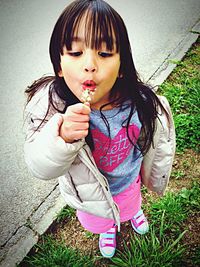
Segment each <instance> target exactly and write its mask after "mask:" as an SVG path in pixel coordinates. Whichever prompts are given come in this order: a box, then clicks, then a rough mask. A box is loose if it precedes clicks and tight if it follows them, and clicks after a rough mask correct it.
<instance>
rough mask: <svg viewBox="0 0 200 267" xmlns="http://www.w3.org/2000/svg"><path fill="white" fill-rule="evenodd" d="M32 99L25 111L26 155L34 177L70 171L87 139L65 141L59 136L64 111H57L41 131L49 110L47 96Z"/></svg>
mask: <svg viewBox="0 0 200 267" xmlns="http://www.w3.org/2000/svg"><path fill="white" fill-rule="evenodd" d="M36 99H37V97H35V99H33V100H32V102H30V103H29V104H28V106H27V108H26V110H25V115H26V129H25V130H26V132H25V134H26V141H25V145H24V157H25V162H26V164H27V166H28V169H29V171H30V172H31V174H32V175H33V176H34V177H37V178H40V179H44V180H48V179H52V178H57V177H59V176H62V175H64V174H65V173H66V171H67V170H68V169H69V168H70V166H71V164H72V163H73V161H74V159H75V158H76V156H77V154H78V152H79V149H80V148H81V147H82V146H83V144H84V141H82V140H81V141H78V142H74V143H72V144H69V143H65V141H64V140H63V139H62V138H61V137H60V136H59V128H60V125H61V123H62V114H60V113H55V114H54V115H53V116H51V117H50V119H49V120H48V121H47V122H46V123H44V124H43V126H42V127H40V128H39V130H38V125H39V124H40V122H41V119H42V118H44V116H45V113H46V110H47V109H46V108H45V107H46V105H45V104H44V102H45V101H43V100H44V99H45V97H42V98H41V99H43V100H41V99H40V101H37V102H35V101H36Z"/></svg>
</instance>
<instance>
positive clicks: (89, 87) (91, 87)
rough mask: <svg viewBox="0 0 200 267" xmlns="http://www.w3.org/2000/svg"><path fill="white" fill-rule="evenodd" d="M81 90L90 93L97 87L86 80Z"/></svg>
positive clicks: (91, 81) (92, 82)
mask: <svg viewBox="0 0 200 267" xmlns="http://www.w3.org/2000/svg"><path fill="white" fill-rule="evenodd" d="M82 86H83V90H90V91H91V92H94V91H95V89H96V87H97V85H96V83H95V82H94V81H93V80H87V81H85V82H84V83H83V84H82Z"/></svg>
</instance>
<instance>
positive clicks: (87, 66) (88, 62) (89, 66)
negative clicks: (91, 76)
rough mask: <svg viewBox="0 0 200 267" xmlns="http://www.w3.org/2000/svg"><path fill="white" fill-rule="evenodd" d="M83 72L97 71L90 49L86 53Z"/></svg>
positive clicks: (94, 58)
mask: <svg viewBox="0 0 200 267" xmlns="http://www.w3.org/2000/svg"><path fill="white" fill-rule="evenodd" d="M84 71H85V72H96V71H97V62H96V57H95V55H94V53H93V52H92V51H91V52H89V53H87V55H86V58H85V63H84Z"/></svg>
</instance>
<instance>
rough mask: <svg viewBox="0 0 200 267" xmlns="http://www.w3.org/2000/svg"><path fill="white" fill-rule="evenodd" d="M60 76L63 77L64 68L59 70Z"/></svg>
mask: <svg viewBox="0 0 200 267" xmlns="http://www.w3.org/2000/svg"><path fill="white" fill-rule="evenodd" d="M58 76H59V77H61V78H62V77H63V72H62V70H59V72H58Z"/></svg>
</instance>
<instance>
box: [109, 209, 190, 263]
mask: <svg viewBox="0 0 200 267" xmlns="http://www.w3.org/2000/svg"><path fill="white" fill-rule="evenodd" d="M163 215H164V213H163ZM164 224H165V221H164V216H162V220H161V225H160V228H159V234H156V231H155V228H154V227H153V228H151V230H150V232H149V233H148V234H146V235H145V236H137V235H135V236H134V237H133V236H131V238H130V246H129V247H127V245H126V244H124V251H121V252H118V256H116V257H114V258H113V259H112V260H111V261H112V263H114V265H110V266H112V267H114V266H118V267H145V266H146V267H147V266H148V267H156V266H163V267H168V266H169V267H170V266H182V256H183V252H184V251H185V248H184V245H181V244H180V240H181V238H182V237H183V235H184V234H185V232H183V233H181V234H180V235H179V236H178V237H177V238H176V239H175V240H172V239H171V238H169V237H168V236H167V235H165V232H164V229H163V226H164Z"/></svg>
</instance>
